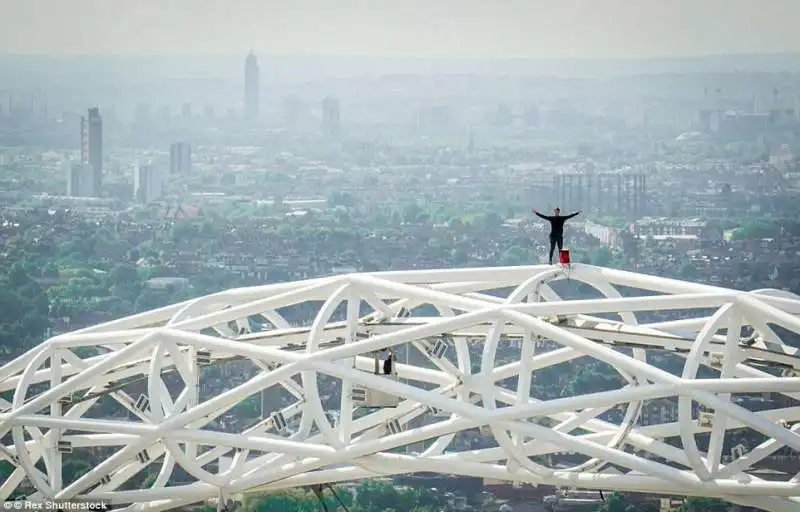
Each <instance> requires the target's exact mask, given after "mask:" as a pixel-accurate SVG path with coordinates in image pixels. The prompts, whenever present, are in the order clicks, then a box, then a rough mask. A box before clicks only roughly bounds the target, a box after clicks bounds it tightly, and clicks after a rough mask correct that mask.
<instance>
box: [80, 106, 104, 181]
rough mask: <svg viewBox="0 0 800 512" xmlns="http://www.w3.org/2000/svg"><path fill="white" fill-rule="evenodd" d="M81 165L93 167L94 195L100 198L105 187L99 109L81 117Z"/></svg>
mask: <svg viewBox="0 0 800 512" xmlns="http://www.w3.org/2000/svg"><path fill="white" fill-rule="evenodd" d="M81 163H84V164H89V165H91V166H92V172H93V173H94V174H93V175H92V194H94V195H96V196H99V195H100V191H101V189H102V187H103V118H102V117H100V109H99V108H97V107H94V108H90V109H89V115H88V116H87V117H81Z"/></svg>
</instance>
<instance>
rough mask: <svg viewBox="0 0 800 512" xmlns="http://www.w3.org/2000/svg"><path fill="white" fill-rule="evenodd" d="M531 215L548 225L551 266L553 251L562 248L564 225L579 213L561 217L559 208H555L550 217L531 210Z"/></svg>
mask: <svg viewBox="0 0 800 512" xmlns="http://www.w3.org/2000/svg"><path fill="white" fill-rule="evenodd" d="M533 213H535V214H536V216H537V217H539V218H542V219H544V220H546V221H547V222H549V223H550V264H551V265H552V264H553V251H555V249H556V246H558V250H559V251H561V250H562V249H563V248H564V223H565V222H566V221H568V220H569V219H571V218H572V217H575V216H576V215H578V214H579V213H581V212H579V211H577V212H575V213H572V214H570V215H561V208H558V207H555V208H554V209H553V214H554V215H552V216H551V215H544V214H541V213H539V212H537V211H536V210H533Z"/></svg>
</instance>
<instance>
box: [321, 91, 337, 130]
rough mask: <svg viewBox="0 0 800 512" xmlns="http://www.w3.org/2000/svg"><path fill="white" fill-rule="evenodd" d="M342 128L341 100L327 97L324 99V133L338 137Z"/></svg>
mask: <svg viewBox="0 0 800 512" xmlns="http://www.w3.org/2000/svg"><path fill="white" fill-rule="evenodd" d="M340 128H341V127H340V120H339V100H337V99H336V98H332V97H327V98H325V99H324V100H322V135H323V136H325V137H331V138H335V137H338V136H339V130H340Z"/></svg>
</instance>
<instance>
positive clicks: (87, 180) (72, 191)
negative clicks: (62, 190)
mask: <svg viewBox="0 0 800 512" xmlns="http://www.w3.org/2000/svg"><path fill="white" fill-rule="evenodd" d="M67 195H68V196H70V197H92V196H94V195H95V192H94V169H93V168H92V166H91V164H82V163H74V164H72V166H70V168H69V170H67Z"/></svg>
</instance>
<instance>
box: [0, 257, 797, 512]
mask: <svg viewBox="0 0 800 512" xmlns="http://www.w3.org/2000/svg"><path fill="white" fill-rule="evenodd" d="M579 287H583V288H584V290H590V289H593V293H594V294H595V296H597V297H598V298H594V299H573V300H570V299H569V297H567V296H566V295H568V293H567V291H569V290H573V289H577V288H579ZM558 290H561V292H559V293H561V296H560V295H559V294H558V293H557V291H558ZM564 290H567V291H564ZM632 290H636V293H635V295H636V296H629V295H631V294H632V293H633V292H632ZM570 293H571V292H570ZM584 296H585V295H584ZM648 312H650V313H648ZM652 312H658V313H657V314H660V315H661V316H660V318H662V320H661V321H659V322H658V323H654V322H653V321H650V322H649V323H647V322H643V321H642V320H641V319H642V318H645V317H647V315H650V318H651V319H652V317H653V315H655V314H656V313H652ZM665 312H671V313H672V314H671V316H669V318H668V319H666V320H663V319H664V318H665V316H664V315H665ZM798 314H800V297H797V296H795V295H791V294H788V293H786V292H778V291H775V290H761V291H756V292H738V291H732V290H727V289H722V288H717V287H712V286H705V285H699V284H692V283H684V282H680V281H675V280H670V279H665V278H659V277H653V276H645V275H639V274H635V273H631V272H624V271H619V270H611V269H604V268H598V267H591V266H584V265H575V266H573V267H572V268H569V269H567V268H562V267H554V266H529V267H512V268H484V269H454V270H441V271H438V270H437V271H427V270H426V271H408V272H384V273H374V274H355V275H344V276H334V277H327V278H320V279H313V280H307V281H301V282H294V283H281V284H272V285H267V286H261V287H254V288H242V289H234V290H229V291H225V292H222V293H218V294H215V295H211V296H206V297H202V298H199V299H195V300H191V301H188V302H184V303H181V304H177V305H173V306H169V307H165V308H162V309H158V310H155V311H151V312H147V313H143V314H139V315H135V316H132V317H128V318H124V319H120V320H116V321H113V322H109V323H106V324H102V325H98V326H95V327H91V328H87V329H83V330H80V331H76V332H73V333H69V334H63V335H59V336H56V337H54V338H52V339H50V340H48V341H46V342H44V343H42V344H41V345H40V346H38V347H36V348H35V349H33V350H31V351H30V352H28V353H26V354H24V355H23V356H21V357H19V358H18V359H16V360H14V361H12V362H10V363H8V364H6V365H5V366H4V367H2V369H0V392H2V393H3V395H2V396H4V397H5V399H3V400H2V401H0V409H1V410H2V411H3V412H2V413H1V414H0V436H2V437H0V439H2V444H0V448H2V453H1V454H0V457H3V458H4V459H5V461H6V463H7V464H9V463H10V464H12V465H13V467H14V468H15V469H14V470H13V473H12V474H11V476H10V477H9V478H7V479H6V480H5V481H2V482H0V500H2V499H7V498H9V497H10V496H11V495H12V493H13V492H20V491H22V492H24V493H26V494H27V495H28V496H29V497H32V498H33V499H36V498H39V499H42V498H44V497H46V498H55V499H106V500H111V501H112V502H113V503H117V504H120V505H122V506H124V507H127V508H130V509H131V510H168V509H171V508H174V507H178V506H181V505H186V504H191V503H197V502H201V501H204V500H215V499H218V498H222V499H228V498H227V497H225V496H235V495H237V494H238V493H243V492H265V491H271V490H278V489H283V488H289V487H300V486H309V485H316V484H327V483H335V482H343V481H351V480H357V479H363V478H370V477H375V476H386V475H394V474H401V473H411V472H418V471H426V472H439V473H444V474H457V475H470V476H479V477H485V478H488V479H493V480H507V481H513V482H518V483H527V484H533V485H552V486H556V487H559V488H567V489H598V490H621V491H630V492H647V493H657V494H663V495H679V496H682V495H696V496H716V497H720V498H723V499H726V500H729V501H731V502H734V503H739V504H743V505H749V506H754V507H758V508H761V509H764V510H768V511H772V512H796V511H797V510H800V483H799V482H798V477H797V476H794V475H791V474H789V475H784V477H783V478H781V477H780V475H777V476H774V475H773V476H772V477H769V478H768V479H767V478H763V475H762V477H759V476H758V475H756V474H755V473H756V472H757V471H756V468H757V467H758V465H759V463H761V462H762V461H764V460H766V459H767V457H769V456H770V455H772V454H775V453H776V452H777V451H778V450H784V451H785V450H788V449H800V437H799V436H798V434H797V431H798V429H800V407H798V406H797V405H796V404H795V399H797V398H798V397H799V396H800V378H796V377H795V376H794V370H795V369H797V368H798V363H800V359H798V354H797V350H796V349H795V348H792V347H791V346H789V345H787V344H785V343H784V341H782V338H781V337H779V335H778V334H777V333H776V331H777V332H781V333H782V334H781V335H780V336H782V337H783V338H786V337H787V334H786V332H794V333H798V332H800V319H799V318H798V316H797V315H798ZM303 320H306V321H305V322H304V321H303ZM781 329H785V330H786V331H782V330H781ZM386 354H393V355H394V356H395V361H394V364H393V365H392V368H390V369H389V370H390V371H389V373H388V374H385V373H384V368H383V359H384V358H385V357H386ZM378 357H380V359H378ZM669 358H673V359H674V360H677V361H678V362H679V366H678V369H677V370H673V371H672V372H668V371H665V370H664V369H660V368H659V367H658V366H659V361H661V362H662V363H663V361H666V360H668V359H669ZM601 362H602V364H608V365H610V366H611V367H613V369H615V370H616V372H618V373H619V375H620V384H619V386H618V389H611V390H608V391H597V392H595V391H594V390H589V391H590V393H589V394H584V395H580V396H571V397H564V396H557V397H549V398H547V399H542V398H541V397H537V396H536V393H535V390H536V389H539V388H538V387H537V385H536V384H537V383H539V381H540V376H541V375H544V372H547V371H551V374H553V371H552V370H551V369H550V367H556V366H557V367H558V368H560V369H561V370H560V371H561V372H562V374H565V375H567V376H568V375H569V374H570V372H573V373H574V372H575V371H581V369H582V368H588V367H590V366H591V365H592V364H595V365H596V364H601ZM226 365H227V367H228V368H229V369H231V370H230V371H227V372H221V369H222V368H225V367H226ZM662 366H663V365H662ZM681 367H682V370H680V368H681ZM248 368H249V369H251V370H252V371H251V370H249V369H248ZM704 372H705V373H704ZM676 373H677V375H676ZM554 374H556V375H557V374H558V372H555V373H554ZM208 381H213V382H211V384H212V385H211V386H209V382H208ZM209 389H211V390H212V391H213V392H210V391H209ZM754 393H755V394H763V393H771V394H772V397H773V398H772V399H771V400H769V401H763V403H762V406H761V407H760V410H758V411H756V412H754V411H753V410H750V409H753V407H749V408H745V407H743V406H742V405H741V403H742V401H741V400H740V399H739V398H740V397H743V396H750V395H752V394H754ZM252 396H255V397H259V398H258V399H259V400H260V402H261V403H264V404H266V405H265V406H264V407H265V409H266V410H264V411H263V412H262V413H261V416H260V418H256V419H254V420H253V421H251V422H250V423H247V424H246V423H244V422H243V421H242V420H241V418H239V419H231V418H230V416H231V414H230V413H228V412H227V411H230V410H231V409H232V408H234V407H236V406H237V404H240V403H242V402H243V401H245V400H247V399H248V397H252ZM656 400H661V401H665V400H666V401H667V402H669V403H672V404H673V406H674V410H675V411H677V412H676V414H674V416H675V417H673V418H668V419H666V420H665V421H664V422H663V423H659V422H655V423H652V422H651V423H650V424H646V425H645V424H643V422H642V421H640V417H641V415H642V411H643V409H645V408H646V407H647V404H648V403H651V402H653V401H656ZM670 401H671V402H670ZM270 403H271V404H273V405H271V406H270V405H269V404H270ZM225 418H227V419H228V421H227V424H226V425H225V426H224V428H223V427H221V423H224V422H225ZM479 433H481V434H483V436H479V435H478V434H479ZM737 435H738V437H737ZM476 439H477V440H479V441H480V440H483V441H486V440H491V443H489V444H486V443H484V445H482V446H479V447H477V448H476V447H475V444H476V443H477V442H478V441H476ZM737 439H740V440H741V439H744V441H741V442H738V441H736V440H737ZM72 460H92V461H95V462H96V464H94V465H93V466H92V467H91V469H90V470H89V471H88V472H87V473H84V474H82V475H78V476H76V477H71V478H66V477H65V474H66V473H67V471H64V472H63V473H62V467H64V468H66V467H68V465H69V464H70V461H72ZM144 474H148V475H149V478H147V479H145V478H143V475H144ZM68 480H73V481H68Z"/></svg>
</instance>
